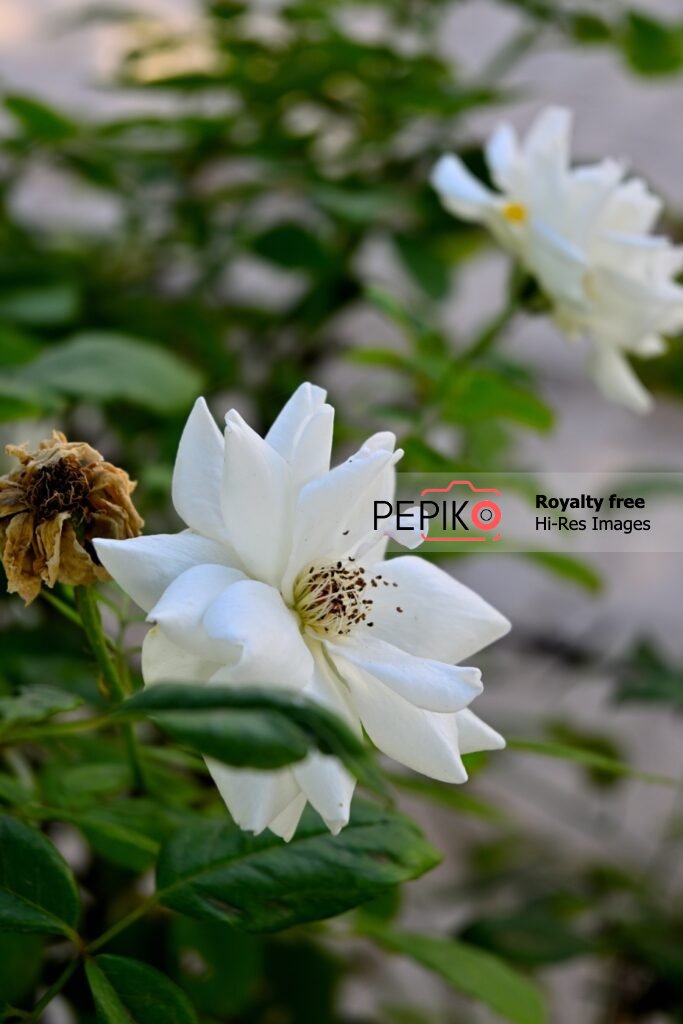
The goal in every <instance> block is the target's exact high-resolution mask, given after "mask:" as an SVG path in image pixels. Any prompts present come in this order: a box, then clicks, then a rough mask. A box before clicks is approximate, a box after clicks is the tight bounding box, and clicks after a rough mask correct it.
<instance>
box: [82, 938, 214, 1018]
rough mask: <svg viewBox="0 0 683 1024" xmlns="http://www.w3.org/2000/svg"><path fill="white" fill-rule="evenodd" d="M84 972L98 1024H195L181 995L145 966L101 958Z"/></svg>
mask: <svg viewBox="0 0 683 1024" xmlns="http://www.w3.org/2000/svg"><path fill="white" fill-rule="evenodd" d="M85 971H86V974H87V976H88V983H89V985H90V990H91V992H92V994H93V998H94V1000H95V1006H96V1008H97V1020H98V1021H99V1024H197V1018H196V1015H195V1012H194V1010H193V1009H192V1005H191V1003H190V1002H189V1000H188V998H187V996H186V995H185V994H184V992H182V991H181V990H180V989H179V988H178V987H177V986H176V985H174V984H173V982H171V981H169V980H168V978H165V977H164V975H163V974H161V973H160V971H157V970H155V968H153V967H149V966H148V965H147V964H143V963H140V962H139V961H138V960H130V959H129V958H128V957H123V956H111V955H109V954H103V955H102V956H98V957H96V958H95V959H94V960H88V961H87V962H86V965H85Z"/></svg>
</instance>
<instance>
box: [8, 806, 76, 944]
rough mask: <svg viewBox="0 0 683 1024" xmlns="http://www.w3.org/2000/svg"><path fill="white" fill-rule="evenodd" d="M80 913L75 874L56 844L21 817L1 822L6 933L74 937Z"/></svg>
mask: <svg viewBox="0 0 683 1024" xmlns="http://www.w3.org/2000/svg"><path fill="white" fill-rule="evenodd" d="M79 911H80V901H79V898H78V890H77V888H76V883H75V881H74V878H73V875H72V874H71V872H70V870H69V868H68V867H67V865H66V863H65V862H64V860H63V859H62V856H61V854H59V853H58V852H57V850H56V849H55V847H54V846H53V845H52V843H51V842H50V841H49V840H48V839H46V837H45V836H44V835H42V834H41V833H40V832H36V831H35V829H32V828H29V827H28V825H24V824H23V822H20V821H17V820H16V819H15V818H9V817H3V818H0V928H2V929H7V930H9V931H17V932H35V933H38V934H43V935H51V934H59V933H60V932H61V933H63V934H69V933H70V932H71V931H72V930H73V928H74V927H75V926H76V923H77V922H78V916H79Z"/></svg>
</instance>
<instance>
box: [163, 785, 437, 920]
mask: <svg viewBox="0 0 683 1024" xmlns="http://www.w3.org/2000/svg"><path fill="white" fill-rule="evenodd" d="M438 859H439V858H438V855H437V854H436V852H435V851H434V850H433V849H432V848H431V847H430V846H429V845H428V843H427V842H426V841H425V839H424V838H423V836H422V835H421V833H420V832H419V830H418V829H417V827H416V826H415V825H414V824H413V823H412V822H411V821H410V820H409V819H407V818H405V817H403V815H400V814H397V813H396V812H393V811H388V810H382V809H380V808H379V807H376V806H375V805H373V804H368V803H364V802H362V801H356V802H355V803H354V806H353V810H352V814H351V821H350V822H349V824H348V825H347V826H346V828H345V829H343V830H342V832H341V833H340V834H339V835H338V836H332V835H330V833H329V832H328V830H327V828H326V827H325V825H324V824H323V823H322V822H321V820H320V819H319V818H318V816H317V815H316V814H314V813H313V812H312V811H310V810H309V811H308V812H306V814H304V817H303V819H302V823H301V825H300V826H299V829H298V830H297V832H296V834H295V836H294V838H293V839H292V840H291V842H289V843H287V844H285V843H283V842H282V840H280V839H278V838H277V837H276V836H274V835H273V834H272V833H270V832H268V833H263V834H262V835H260V836H257V837H255V838H254V837H251V836H247V835H246V834H245V833H243V832H241V831H240V830H239V829H236V828H234V827H231V826H229V825H225V824H223V823H222V822H216V821H213V822H204V823H202V824H198V825H196V826H193V827H191V828H188V829H184V830H182V831H181V832H178V833H177V834H176V835H175V836H173V838H172V839H170V840H169V842H168V843H167V845H166V846H165V847H164V848H163V850H162V852H161V856H160V858H159V866H158V870H157V892H158V895H159V899H160V900H161V902H162V903H163V904H165V905H166V906H168V907H171V908H172V909H173V910H177V911H179V912H180V913H182V914H187V915H188V916H189V917H198V918H203V919H209V920H214V921H224V922H225V923H227V924H229V925H231V926H232V927H234V928H243V929H246V930H247V931H275V930H278V929H281V928H288V927H291V926H292V925H294V924H298V923H301V922H304V921H316V920H320V919H321V918H326V917H332V916H334V915H336V914H341V913H343V912H344V911H346V910H350V909H352V908H353V907H356V906H358V905H359V904H361V903H364V902H366V901H367V900H370V899H373V898H374V897H375V896H377V895H378V894H379V893H380V892H382V891H383V890H385V889H387V888H388V887H390V886H393V885H396V884H397V883H399V882H403V881H406V880H407V879H409V878H416V877H417V876H418V875H421V874H424V872H425V871H428V870H429V869H430V868H432V867H434V865H435V864H436V863H437V862H438Z"/></svg>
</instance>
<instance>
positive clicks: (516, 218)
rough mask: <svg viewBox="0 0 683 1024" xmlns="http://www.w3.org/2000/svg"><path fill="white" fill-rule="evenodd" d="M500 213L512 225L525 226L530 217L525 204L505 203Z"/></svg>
mask: <svg viewBox="0 0 683 1024" xmlns="http://www.w3.org/2000/svg"><path fill="white" fill-rule="evenodd" d="M500 212H501V213H502V214H503V216H504V217H505V220H507V221H509V222H510V223H511V224H525V223H526V221H527V218H528V216H529V211H528V210H527V208H526V206H525V205H524V203H505V205H504V206H503V207H502V209H501V211H500Z"/></svg>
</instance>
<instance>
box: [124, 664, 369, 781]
mask: <svg viewBox="0 0 683 1024" xmlns="http://www.w3.org/2000/svg"><path fill="white" fill-rule="evenodd" d="M120 713H123V714H125V715H140V714H143V715H146V716H149V717H150V718H152V719H153V720H154V721H155V722H156V723H157V724H158V725H159V726H160V727H161V728H162V729H164V730H165V731H168V732H169V733H170V734H171V735H172V736H174V737H175V738H176V739H178V740H179V741H180V742H182V743H187V744H188V745H189V746H192V747H194V748H195V749H196V750H198V751H200V753H202V754H208V755H210V756H212V757H216V758H218V759H219V760H221V761H223V762H225V763H226V764H231V765H235V766H238V767H246V766H250V767H254V768H275V767H281V766H282V765H285V764H289V763H291V762H292V761H297V760H300V759H301V758H302V757H304V756H305V755H306V753H307V752H308V751H309V750H310V749H311V748H312V747H317V748H318V749H320V750H321V751H322V752H323V753H326V754H334V755H335V756H336V757H339V758H340V759H341V760H342V761H343V762H344V763H345V764H346V766H347V768H348V769H349V771H351V772H352V774H354V775H356V777H357V778H359V779H361V780H363V781H364V782H366V784H367V785H370V786H372V787H373V788H376V789H383V788H384V787H383V784H382V778H381V775H380V773H379V772H378V770H377V767H376V765H375V762H374V759H373V758H372V756H371V754H370V752H369V750H368V749H367V747H365V745H364V744H363V743H362V741H361V740H359V739H358V738H357V737H356V736H355V735H354V734H353V733H352V732H351V730H350V729H349V728H348V726H346V725H345V724H344V722H342V721H340V719H338V718H337V717H336V716H335V715H333V714H332V713H331V712H329V711H327V709H325V708H323V707H321V705H320V704H317V703H315V702H313V701H310V700H306V699H305V698H302V697H298V696H296V695H291V694H287V693H284V692H283V691H282V690H280V691H269V690H265V689H261V688H258V689H257V688H253V689H244V690H238V689H236V688H233V687H228V686H211V687H206V686H196V685H195V684H192V683H188V684H183V683H162V684H159V685H156V686H149V687H147V688H146V689H144V690H142V691H140V692H139V693H137V694H135V696H134V697H131V698H129V700H127V701H126V702H125V704H123V705H122V706H121V708H120Z"/></svg>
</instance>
